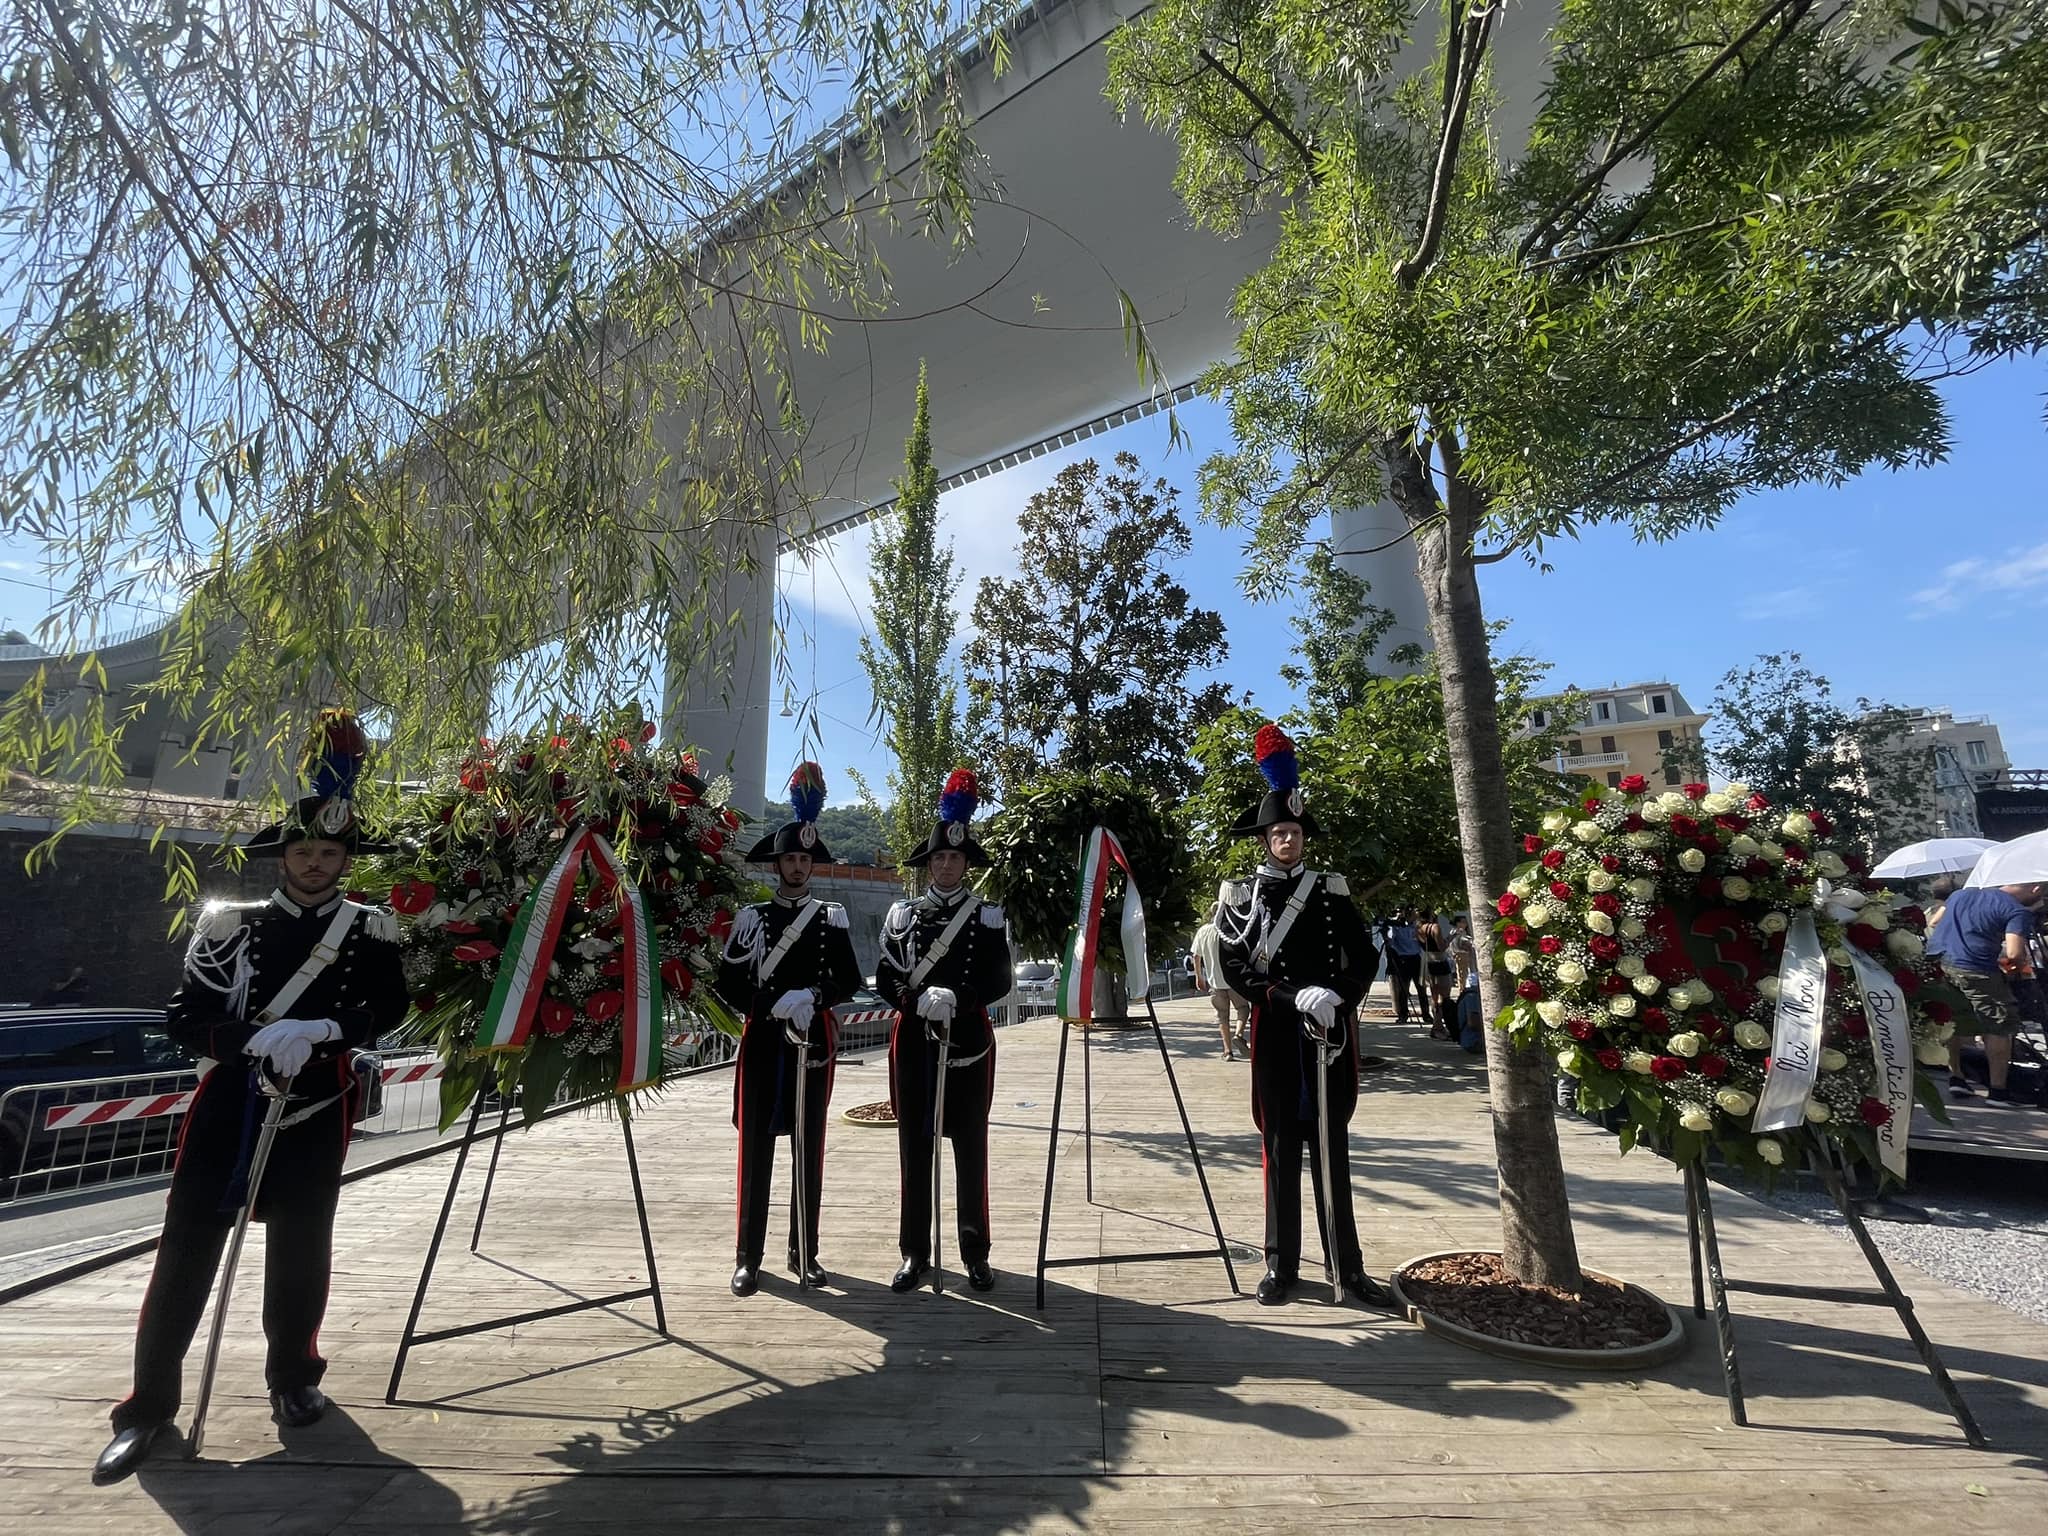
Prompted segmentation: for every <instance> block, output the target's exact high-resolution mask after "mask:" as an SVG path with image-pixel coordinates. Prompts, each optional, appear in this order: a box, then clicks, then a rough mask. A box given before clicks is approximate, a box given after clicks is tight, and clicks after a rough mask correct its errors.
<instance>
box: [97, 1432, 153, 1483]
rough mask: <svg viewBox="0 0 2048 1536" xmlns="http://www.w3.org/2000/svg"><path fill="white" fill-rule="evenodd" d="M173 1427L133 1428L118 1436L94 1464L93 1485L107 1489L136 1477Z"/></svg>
mask: <svg viewBox="0 0 2048 1536" xmlns="http://www.w3.org/2000/svg"><path fill="white" fill-rule="evenodd" d="M170 1427H171V1426H170V1425H169V1424H167V1423H158V1424H134V1425H130V1426H129V1427H128V1428H127V1429H124V1430H122V1431H121V1432H120V1433H119V1434H117V1435H115V1436H114V1438H113V1439H111V1440H109V1441H108V1442H107V1448H106V1449H105V1450H104V1451H101V1452H100V1459H99V1460H98V1461H96V1462H94V1463H93V1464H92V1480H93V1482H94V1484H95V1485H96V1486H98V1487H101V1488H104V1487H105V1486H106V1485H107V1484H108V1483H118V1482H120V1481H121V1479H122V1478H124V1477H133V1476H134V1475H135V1469H136V1468H137V1467H139V1466H141V1465H142V1463H143V1462H144V1461H146V1460H147V1459H148V1458H149V1448H150V1447H151V1446H152V1445H154V1444H156V1437H157V1436H158V1435H160V1434H162V1433H163V1432H164V1431H165V1430H167V1429H169V1428H170Z"/></svg>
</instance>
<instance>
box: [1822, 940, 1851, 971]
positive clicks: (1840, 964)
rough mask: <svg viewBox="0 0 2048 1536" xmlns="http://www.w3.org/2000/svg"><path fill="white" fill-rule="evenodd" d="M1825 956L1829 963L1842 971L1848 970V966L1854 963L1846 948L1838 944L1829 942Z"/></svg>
mask: <svg viewBox="0 0 2048 1536" xmlns="http://www.w3.org/2000/svg"><path fill="white" fill-rule="evenodd" d="M1827 957H1828V964H1829V965H1832V966H1835V967H1837V968H1838V969H1841V970H1844V971H1846V970H1848V969H1849V967H1850V966H1852V965H1854V964H1855V963H1856V962H1855V960H1854V959H1852V958H1851V957H1850V954H1849V951H1848V949H1847V948H1846V947H1845V946H1843V945H1840V944H1830V945H1829V946H1828V947H1827Z"/></svg>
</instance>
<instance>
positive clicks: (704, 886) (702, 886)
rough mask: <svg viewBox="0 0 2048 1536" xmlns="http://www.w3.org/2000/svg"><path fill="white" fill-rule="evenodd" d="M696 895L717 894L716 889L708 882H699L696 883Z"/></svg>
mask: <svg viewBox="0 0 2048 1536" xmlns="http://www.w3.org/2000/svg"><path fill="white" fill-rule="evenodd" d="M697 894H698V895H699V896H716V895H717V894H718V887H717V886H716V885H715V884H713V883H712V882H711V881H709V880H699V881H698V882H697Z"/></svg>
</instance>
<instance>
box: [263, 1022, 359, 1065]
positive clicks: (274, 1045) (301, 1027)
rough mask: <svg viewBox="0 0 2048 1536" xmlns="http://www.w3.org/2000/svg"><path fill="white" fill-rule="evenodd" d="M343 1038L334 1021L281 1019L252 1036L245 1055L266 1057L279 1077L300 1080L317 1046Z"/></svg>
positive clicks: (339, 1028) (339, 1027)
mask: <svg viewBox="0 0 2048 1536" xmlns="http://www.w3.org/2000/svg"><path fill="white" fill-rule="evenodd" d="M340 1038H341V1026H340V1025H339V1024H337V1023H335V1022H334V1020H332V1019H279V1020H278V1021H277V1022H276V1023H274V1024H266V1025H264V1026H263V1027H262V1028H261V1029H259V1030H257V1031H256V1033H255V1034H253V1035H251V1036H250V1037H249V1043H248V1044H247V1045H245V1046H243V1047H242V1054H243V1055H245V1056H260V1057H263V1058H265V1059H266V1060H268V1061H269V1063H270V1069H271V1070H272V1071H273V1072H275V1073H277V1075H278V1076H280V1077H297V1076H298V1075H299V1073H300V1072H301V1071H303V1070H304V1069H305V1065H306V1063H307V1062H308V1061H309V1060H311V1059H312V1056H313V1047H314V1046H316V1045H325V1044H326V1043H327V1042H328V1041H330V1040H339V1039H340Z"/></svg>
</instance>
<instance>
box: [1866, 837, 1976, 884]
mask: <svg viewBox="0 0 2048 1536" xmlns="http://www.w3.org/2000/svg"><path fill="white" fill-rule="evenodd" d="M1997 846H1998V844H1997V843H1995V842H1993V841H1992V840H1991V839H1990V838H1988V837H1930V838H1929V839H1927V841H1926V842H1924V843H1908V844H1907V845H1906V846H1905V847H1903V848H1901V849H1900V850H1899V851H1898V852H1897V853H1888V854H1886V855H1885V856H1884V862H1883V863H1882V864H1880V865H1878V866H1877V868H1875V869H1873V870H1872V871H1871V872H1870V873H1871V877H1872V878H1873V879H1877V880H1924V879H1926V878H1927V877H1928V876H1930V875H1960V874H1961V873H1962V872H1963V871H1964V870H1966V869H1969V868H1970V867H1971V866H1972V865H1974V864H1975V863H1976V862H1977V860H1978V859H1980V858H1982V857H1983V856H1984V854H1985V853H1987V852H1988V851H1990V850H1991V849H1993V848H1996V847H1997Z"/></svg>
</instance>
